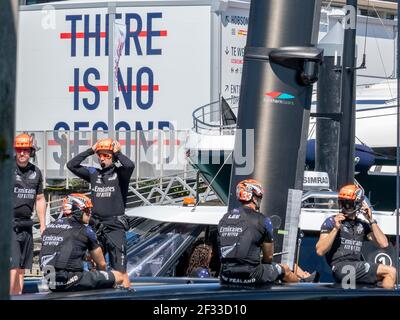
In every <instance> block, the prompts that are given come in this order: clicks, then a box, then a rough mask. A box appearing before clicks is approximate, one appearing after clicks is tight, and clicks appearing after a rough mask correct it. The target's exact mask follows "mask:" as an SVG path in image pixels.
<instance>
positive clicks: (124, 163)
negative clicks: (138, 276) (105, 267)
mask: <svg viewBox="0 0 400 320" xmlns="http://www.w3.org/2000/svg"><path fill="white" fill-rule="evenodd" d="M94 153H96V155H97V156H98V158H99V161H100V165H101V169H98V168H94V167H85V166H82V165H81V163H82V161H84V160H85V159H86V158H87V157H89V156H91V155H93V154H94ZM67 167H68V169H69V170H71V172H72V173H74V174H76V175H77V176H78V177H80V178H82V179H84V180H86V181H87V182H90V185H91V188H92V190H91V191H92V199H93V206H94V207H93V217H94V220H93V221H95V222H94V225H95V228H96V232H97V234H98V236H99V241H100V243H101V245H102V248H103V252H104V254H106V253H108V256H109V262H110V266H111V268H112V269H113V270H117V271H119V272H121V273H122V274H123V277H124V282H123V286H124V287H125V288H130V281H129V277H128V273H127V272H126V265H127V261H126V236H125V231H127V230H128V229H129V223H128V219H127V217H126V216H124V213H125V205H126V198H127V195H128V187H129V180H130V177H131V175H132V172H133V170H134V168H135V166H134V164H133V162H132V161H131V160H130V159H129V158H127V157H126V156H125V155H123V154H122V153H121V146H120V144H119V142H118V141H115V140H112V139H100V140H99V141H97V143H96V144H94V145H93V146H92V147H91V148H90V149H88V150H86V151H84V152H82V153H80V154H78V155H77V156H76V157H74V158H73V159H71V160H70V161H69V162H68V163H67Z"/></svg>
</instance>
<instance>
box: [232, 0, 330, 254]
mask: <svg viewBox="0 0 400 320" xmlns="http://www.w3.org/2000/svg"><path fill="white" fill-rule="evenodd" d="M320 11H321V1H320V0H258V1H257V0H253V1H252V2H251V5H250V16H249V28H248V36H247V44H246V48H245V56H244V65H243V73H242V81H241V92H240V102H239V111H238V124H237V131H236V138H235V148H234V159H233V160H234V162H233V166H232V173H231V182H230V193H229V208H230V209H232V208H234V207H236V206H238V202H237V200H236V192H235V191H236V185H237V183H238V182H239V181H241V180H243V179H247V178H252V179H257V180H259V181H260V182H261V183H262V185H263V186H264V188H265V190H266V191H265V194H264V198H263V200H262V203H261V212H262V213H264V214H266V215H268V216H270V217H271V220H272V221H273V225H274V227H275V235H274V236H275V241H274V243H275V251H276V252H281V251H283V250H282V248H283V247H284V245H283V243H284V239H286V240H287V237H286V238H285V236H287V235H289V230H288V229H287V222H288V221H289V220H290V219H289V220H287V219H286V217H287V213H286V212H287V208H288V207H289V208H291V209H293V210H289V211H291V212H296V215H297V218H298V215H299V213H300V205H301V195H302V190H301V189H302V185H303V175H304V163H305V150H306V142H307V133H308V123H309V115H310V106H311V95H312V84H313V83H314V82H315V81H316V80H317V75H318V67H319V64H320V63H321V60H322V50H320V49H316V47H315V45H316V43H317V38H318V30H319V22H320ZM253 142H254V148H252V144H253ZM242 150H246V151H247V150H248V152H247V154H245V155H243V154H242ZM291 225H293V226H294V230H293V231H294V244H293V245H294V246H295V242H296V234H297V226H298V224H296V222H295V221H293V220H292V221H291ZM286 240H285V241H286ZM292 240H293V239H292ZM292 242H293V241H292ZM286 256H288V255H286ZM293 258H294V257H293Z"/></svg>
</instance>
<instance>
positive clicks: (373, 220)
mask: <svg viewBox="0 0 400 320" xmlns="http://www.w3.org/2000/svg"><path fill="white" fill-rule="evenodd" d="M374 223H376V224H378V222H377V221H376V220H375V219H371V220H370V221H369V224H370V225H373V224H374Z"/></svg>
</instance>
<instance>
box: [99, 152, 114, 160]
mask: <svg viewBox="0 0 400 320" xmlns="http://www.w3.org/2000/svg"><path fill="white" fill-rule="evenodd" d="M97 156H98V157H99V158H100V159H101V158H104V159H111V158H112V154H111V153H98V154H97Z"/></svg>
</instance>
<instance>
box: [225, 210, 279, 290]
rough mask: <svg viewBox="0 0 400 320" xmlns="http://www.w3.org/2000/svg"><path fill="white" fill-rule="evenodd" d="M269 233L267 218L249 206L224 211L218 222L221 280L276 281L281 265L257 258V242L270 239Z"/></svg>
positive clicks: (270, 229)
mask: <svg viewBox="0 0 400 320" xmlns="http://www.w3.org/2000/svg"><path fill="white" fill-rule="evenodd" d="M272 232H273V228H272V224H271V220H270V219H269V218H268V217H266V216H264V215H263V214H262V213H260V212H257V211H255V210H253V209H251V208H249V207H241V208H239V209H233V210H232V212H228V213H226V214H225V215H224V216H223V217H222V219H221V221H220V222H219V224H218V246H219V250H220V257H221V264H222V267H221V273H220V278H221V281H222V282H224V283H239V284H259V283H269V282H273V281H275V280H277V279H278V278H279V276H281V275H282V272H283V270H282V268H281V267H280V266H279V265H277V264H275V263H271V264H269V263H268V264H267V263H261V261H260V257H261V245H262V244H263V243H272V242H273V236H272Z"/></svg>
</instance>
